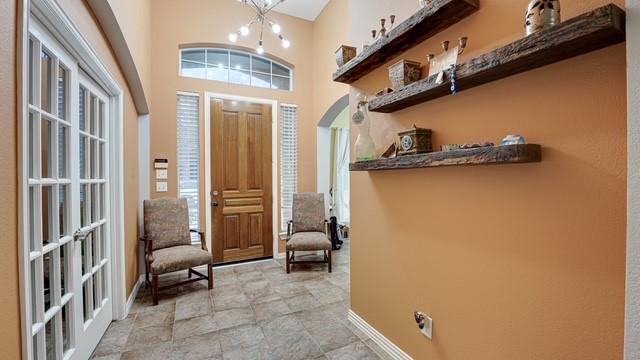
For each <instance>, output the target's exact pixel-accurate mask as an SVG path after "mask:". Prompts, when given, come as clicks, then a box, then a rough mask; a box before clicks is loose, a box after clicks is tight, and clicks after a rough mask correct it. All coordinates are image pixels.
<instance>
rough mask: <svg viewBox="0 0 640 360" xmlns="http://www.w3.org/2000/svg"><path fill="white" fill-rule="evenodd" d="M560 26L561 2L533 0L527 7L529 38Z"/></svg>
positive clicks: (526, 20) (526, 19)
mask: <svg viewBox="0 0 640 360" xmlns="http://www.w3.org/2000/svg"><path fill="white" fill-rule="evenodd" d="M558 24H560V0H531V2H529V6H527V14H526V16H525V28H526V32H527V36H529V35H531V34H533V33H536V32H538V31H540V30H543V29H546V28H549V27H552V26H554V25H558Z"/></svg>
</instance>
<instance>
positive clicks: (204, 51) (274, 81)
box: [180, 48, 293, 90]
mask: <svg viewBox="0 0 640 360" xmlns="http://www.w3.org/2000/svg"><path fill="white" fill-rule="evenodd" d="M180 75H181V76H186V77H194V78H199V79H207V80H214V81H222V82H226V83H231V84H239V85H249V86H255V87H261V88H269V89H276V90H291V89H292V88H293V71H292V70H291V69H290V68H289V67H287V66H285V65H282V64H279V63H277V62H275V61H273V60H271V59H268V58H266V57H263V56H258V55H254V54H250V53H247V52H243V51H238V50H229V49H220V48H192V49H182V50H180Z"/></svg>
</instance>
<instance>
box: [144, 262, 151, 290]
mask: <svg viewBox="0 0 640 360" xmlns="http://www.w3.org/2000/svg"><path fill="white" fill-rule="evenodd" d="M144 278H145V280H146V281H145V282H144V284H145V286H146V288H147V289H148V288H149V284H150V283H151V281H149V269H148V268H147V267H146V266H145V271H144Z"/></svg>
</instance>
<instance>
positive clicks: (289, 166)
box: [280, 105, 298, 231]
mask: <svg viewBox="0 0 640 360" xmlns="http://www.w3.org/2000/svg"><path fill="white" fill-rule="evenodd" d="M297 111H298V108H297V107H296V106H291V105H282V106H281V107H280V119H282V121H281V125H280V126H281V129H280V132H281V136H282V140H281V146H282V148H281V149H280V157H281V158H280V169H281V174H280V175H281V182H282V184H281V188H280V196H281V199H280V210H281V214H280V215H281V216H280V218H281V219H282V229H283V231H284V230H286V229H287V222H288V221H289V220H291V217H292V215H291V209H292V207H293V194H295V193H296V192H297V191H298V129H297V127H298V125H297V123H298V120H297Z"/></svg>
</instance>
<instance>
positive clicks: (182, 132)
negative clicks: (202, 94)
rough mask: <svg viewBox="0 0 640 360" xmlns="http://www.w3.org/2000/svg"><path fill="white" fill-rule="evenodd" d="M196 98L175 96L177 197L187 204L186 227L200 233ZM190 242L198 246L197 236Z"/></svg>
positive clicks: (198, 146) (197, 103) (197, 106)
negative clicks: (176, 111) (187, 216)
mask: <svg viewBox="0 0 640 360" xmlns="http://www.w3.org/2000/svg"><path fill="white" fill-rule="evenodd" d="M199 102H200V98H199V97H198V96H197V95H186V94H178V106H177V108H178V194H179V196H180V197H183V198H186V199H187V202H188V203H189V225H190V227H191V229H197V230H200V214H199V210H200V190H199V189H200V131H199V130H200V129H199V118H200V117H199V109H200V107H199ZM191 239H192V242H194V243H199V242H200V237H199V236H198V234H192V237H191Z"/></svg>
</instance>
